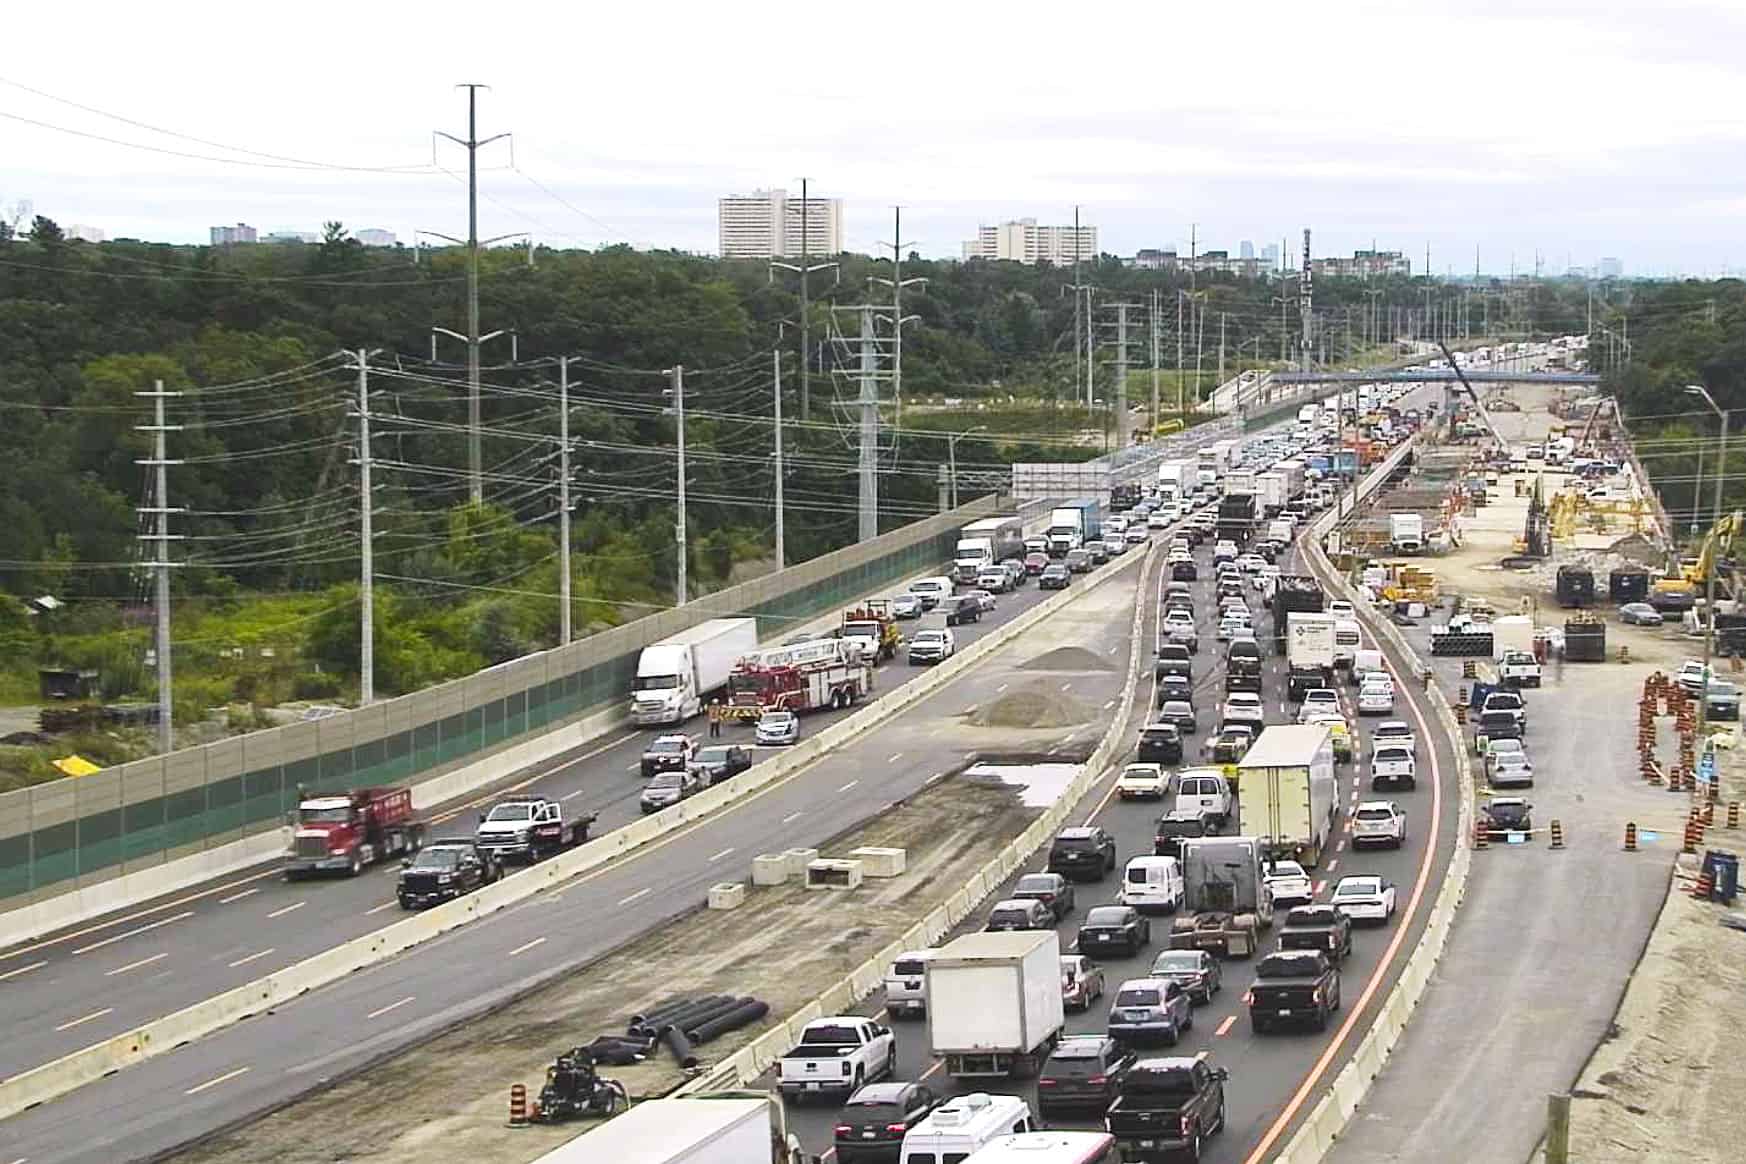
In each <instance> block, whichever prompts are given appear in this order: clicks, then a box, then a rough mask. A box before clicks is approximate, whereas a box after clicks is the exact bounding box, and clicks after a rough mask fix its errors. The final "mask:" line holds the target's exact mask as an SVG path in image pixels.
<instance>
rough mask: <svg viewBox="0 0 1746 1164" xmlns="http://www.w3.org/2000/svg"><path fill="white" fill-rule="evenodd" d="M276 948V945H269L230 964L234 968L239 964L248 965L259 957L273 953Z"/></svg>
mask: <svg viewBox="0 0 1746 1164" xmlns="http://www.w3.org/2000/svg"><path fill="white" fill-rule="evenodd" d="M274 949H275V947H273V946H268V947H267V948H266V949H264V950H257V951H255V952H254V953H253V954H249V955H247V956H245V957H242V958H238V959H237V960H236V961H234V962H232V963H231V964H230V968H231V969H232V970H234V969H236V968H237V967H238V966H247V965H248V964H249V963H250V962H253V961H255V960H256V959H258V958H265V957H266V956H267V955H268V954H271V953H273V951H274Z"/></svg>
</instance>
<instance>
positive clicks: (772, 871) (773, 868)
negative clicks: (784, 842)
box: [752, 853, 788, 885]
mask: <svg viewBox="0 0 1746 1164" xmlns="http://www.w3.org/2000/svg"><path fill="white" fill-rule="evenodd" d="M786 880H788V855H787V854H786V853H759V854H758V855H757V856H756V857H753V858H752V884H753V885H780V884H782V883H783V882H784V881H786Z"/></svg>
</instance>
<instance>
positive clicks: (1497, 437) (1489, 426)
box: [1437, 340, 1509, 446]
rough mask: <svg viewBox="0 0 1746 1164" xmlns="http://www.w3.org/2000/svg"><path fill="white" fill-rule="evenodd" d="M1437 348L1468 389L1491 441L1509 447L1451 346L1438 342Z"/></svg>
mask: <svg viewBox="0 0 1746 1164" xmlns="http://www.w3.org/2000/svg"><path fill="white" fill-rule="evenodd" d="M1437 347H1438V348H1440V349H1441V350H1442V352H1443V358H1444V359H1445V360H1447V361H1448V362H1449V367H1450V368H1452V369H1453V370H1454V372H1455V378H1456V379H1457V380H1459V381H1461V387H1463V388H1465V389H1467V395H1468V397H1469V398H1470V399H1471V400H1472V401H1473V410H1474V411H1475V412H1477V413H1479V419H1480V420H1482V421H1484V422H1485V429H1486V431H1487V432H1489V433H1491V439H1492V440H1494V441H1496V442H1497V443H1498V444H1499V445H1500V446H1507V445H1508V444H1509V442H1508V441H1506V440H1504V438H1503V434H1502V433H1500V432H1498V431H1497V425H1495V424H1493V423H1492V421H1491V413H1489V412H1487V411H1486V410H1485V402H1484V401H1482V400H1480V398H1479V393H1477V392H1475V391H1474V390H1473V385H1472V384H1470V383H1468V382H1467V373H1465V372H1463V371H1462V370H1461V365H1460V364H1457V363H1456V362H1455V357H1454V355H1452V354H1451V353H1450V351H1449V345H1448V344H1445V343H1444V342H1443V341H1442V340H1438V341H1437Z"/></svg>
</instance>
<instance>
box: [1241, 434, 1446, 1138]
mask: <svg viewBox="0 0 1746 1164" xmlns="http://www.w3.org/2000/svg"><path fill="white" fill-rule="evenodd" d="M1416 441H1417V438H1416V437H1415V438H1413V439H1411V440H1408V441H1405V442H1403V443H1402V445H1401V447H1400V449H1399V450H1397V452H1396V454H1391V457H1395V458H1396V459H1395V460H1394V462H1393V464H1391V463H1390V461H1389V460H1384V461H1383V462H1382V463H1381V464H1379V465H1378V466H1377V469H1376V471H1375V472H1374V473H1372V475H1371V476H1370V477H1367V478H1366V479H1365V484H1364V486H1363V487H1361V489H1360V494H1359V496H1360V499H1362V497H1363V495H1364V493H1366V492H1368V491H1369V488H1370V487H1372V486H1373V485H1374V484H1375V483H1379V482H1380V481H1381V480H1383V479H1385V478H1386V477H1387V473H1388V471H1390V470H1392V468H1393V466H1394V464H1398V463H1399V460H1398V458H1399V457H1404V456H1405V451H1406V450H1407V449H1408V448H1410V447H1411V446H1412V445H1413V444H1415V443H1416ZM1336 517H1337V515H1330V516H1328V517H1324V518H1323V519H1321V520H1320V521H1318V522H1317V523H1316V524H1315V525H1314V526H1312V527H1311V529H1310V530H1309V531H1308V532H1309V533H1311V535H1312V536H1311V537H1310V538H1309V539H1308V540H1307V541H1306V542H1305V543H1304V554H1305V556H1306V557H1307V558H1309V559H1311V560H1312V561H1314V562H1316V563H1319V565H1320V566H1321V567H1322V569H1323V571H1324V576H1325V577H1328V578H1332V579H1334V580H1335V585H1336V586H1338V587H1339V588H1340V590H1341V591H1342V592H1343V593H1345V595H1346V596H1347V597H1348V598H1349V599H1351V600H1352V604H1353V607H1354V608H1355V609H1356V610H1357V611H1358V612H1359V617H1360V618H1361V619H1363V620H1364V621H1365V623H1366V624H1367V625H1369V626H1370V628H1371V630H1372V631H1373V632H1374V633H1376V634H1378V635H1379V636H1380V637H1381V638H1383V639H1386V640H1387V641H1388V644H1389V646H1390V648H1391V649H1392V650H1394V651H1395V652H1396V653H1397V654H1398V655H1399V657H1400V658H1401V659H1402V660H1404V661H1407V662H1411V661H1412V660H1414V659H1416V658H1417V652H1415V651H1414V650H1413V648H1412V644H1410V643H1408V642H1407V640H1406V636H1405V635H1402V634H1401V633H1400V630H1399V628H1397V627H1396V626H1394V624H1393V623H1391V622H1388V621H1386V620H1384V619H1379V618H1377V617H1376V616H1375V614H1374V613H1373V611H1372V609H1371V607H1370V605H1369V604H1368V603H1367V602H1365V601H1363V599H1362V596H1361V595H1360V594H1359V593H1358V590H1357V588H1356V587H1354V586H1353V585H1352V584H1351V583H1350V582H1348V581H1347V580H1346V579H1345V578H1344V577H1343V576H1342V575H1341V574H1340V573H1339V572H1338V571H1337V570H1335V569H1334V567H1333V563H1332V562H1330V561H1329V560H1328V558H1327V555H1326V554H1325V553H1324V552H1323V551H1322V546H1321V535H1322V534H1323V533H1325V532H1326V529H1327V528H1328V527H1331V526H1332V524H1333V522H1334V520H1335V519H1336ZM1430 702H1431V704H1432V707H1433V713H1434V715H1435V716H1436V719H1437V722H1438V725H1439V726H1440V727H1441V728H1442V729H1443V731H1444V733H1445V734H1446V735H1447V736H1448V737H1449V739H1450V740H1452V741H1453V742H1454V745H1455V746H1454V753H1455V772H1456V793H1457V795H1458V796H1459V797H1460V804H1459V808H1458V810H1457V813H1456V821H1455V855H1454V857H1453V858H1452V859H1451V860H1450V862H1449V871H1448V873H1447V874H1446V875H1445V877H1444V879H1443V887H1442V889H1441V890H1439V891H1438V893H1437V899H1436V901H1435V902H1434V903H1433V904H1432V906H1431V913H1430V917H1429V919H1428V920H1427V921H1426V923H1425V930H1424V933H1423V934H1421V935H1420V937H1419V942H1418V945H1417V946H1416V947H1414V949H1413V953H1412V956H1411V957H1409V958H1408V959H1407V964H1406V967H1405V968H1404V969H1403V970H1402V971H1401V975H1400V978H1399V979H1398V980H1396V982H1395V984H1394V988H1393V989H1392V990H1390V991H1389V992H1388V997H1387V998H1385V999H1383V1002H1382V1006H1381V1007H1380V1009H1379V1010H1378V1011H1377V1015H1376V1018H1375V1019H1374V1020H1373V1021H1372V1022H1371V1024H1370V1029H1369V1030H1368V1031H1367V1032H1366V1033H1365V1035H1364V1038H1363V1039H1362V1040H1361V1041H1360V1042H1359V1044H1358V1046H1357V1048H1356V1049H1355V1050H1354V1051H1353V1052H1352V1058H1351V1059H1350V1060H1348V1061H1347V1063H1346V1066H1345V1067H1343V1068H1342V1069H1341V1070H1340V1073H1339V1074H1338V1075H1336V1076H1335V1077H1334V1082H1333V1085H1332V1086H1331V1087H1330V1088H1329V1089H1328V1091H1327V1092H1326V1093H1325V1094H1324V1095H1323V1096H1322V1098H1321V1099H1320V1100H1318V1101H1317V1102H1316V1104H1315V1106H1314V1107H1312V1108H1311V1109H1310V1111H1309V1114H1308V1115H1307V1116H1305V1117H1304V1121H1303V1123H1301V1124H1300V1125H1299V1126H1298V1130H1297V1132H1296V1133H1295V1134H1294V1135H1293V1136H1292V1137H1291V1139H1290V1140H1288V1141H1287V1142H1286V1145H1285V1147H1284V1149H1282V1150H1281V1152H1280V1153H1279V1155H1278V1156H1277V1157H1276V1158H1275V1162H1274V1164H1314V1162H1316V1161H1319V1160H1321V1159H1322V1157H1323V1156H1324V1155H1325V1154H1326V1153H1327V1151H1328V1149H1329V1148H1331V1147H1332V1146H1333V1144H1334V1141H1335V1140H1336V1139H1338V1138H1339V1136H1340V1134H1341V1133H1342V1132H1344V1131H1345V1129H1346V1125H1347V1124H1348V1123H1349V1122H1351V1119H1352V1115H1353V1113H1354V1112H1356V1111H1357V1110H1358V1105H1359V1104H1360V1103H1361V1102H1362V1101H1363V1099H1364V1096H1365V1094H1366V1093H1367V1092H1369V1090H1370V1085H1371V1083H1372V1082H1373V1081H1374V1080H1375V1079H1376V1076H1377V1075H1378V1074H1379V1073H1380V1072H1381V1071H1382V1067H1383V1064H1385V1063H1386V1062H1387V1061H1388V1056H1389V1054H1390V1052H1392V1051H1393V1050H1394V1045H1395V1043H1397V1042H1398V1041H1399V1040H1400V1036H1401V1033H1402V1032H1403V1031H1405V1030H1406V1025H1407V1023H1408V1022H1409V1021H1410V1020H1411V1019H1412V1014H1413V1010H1414V1008H1416V1007H1417V1006H1418V1003H1419V999H1420V998H1421V997H1423V995H1424V993H1425V987H1426V986H1427V985H1428V984H1429V983H1430V980H1431V974H1432V972H1433V971H1434V970H1435V969H1436V966H1437V962H1438V960H1439V959H1440V958H1441V957H1442V956H1443V948H1444V946H1445V945H1446V944H1447V942H1448V939H1449V929H1450V927H1451V926H1452V925H1453V924H1454V921H1455V911H1456V910H1458V909H1460V908H1461V901H1462V898H1463V896H1464V895H1465V893H1466V891H1467V875H1468V871H1469V868H1470V866H1471V863H1472V860H1473V850H1472V836H1473V790H1474V785H1473V769H1472V765H1471V762H1470V760H1469V759H1468V755H1467V749H1466V748H1465V747H1464V746H1463V743H1462V741H1463V735H1462V731H1461V726H1460V724H1458V723H1457V722H1456V721H1455V715H1454V713H1453V712H1451V711H1450V710H1449V701H1448V699H1446V698H1433V699H1431V700H1430Z"/></svg>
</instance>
